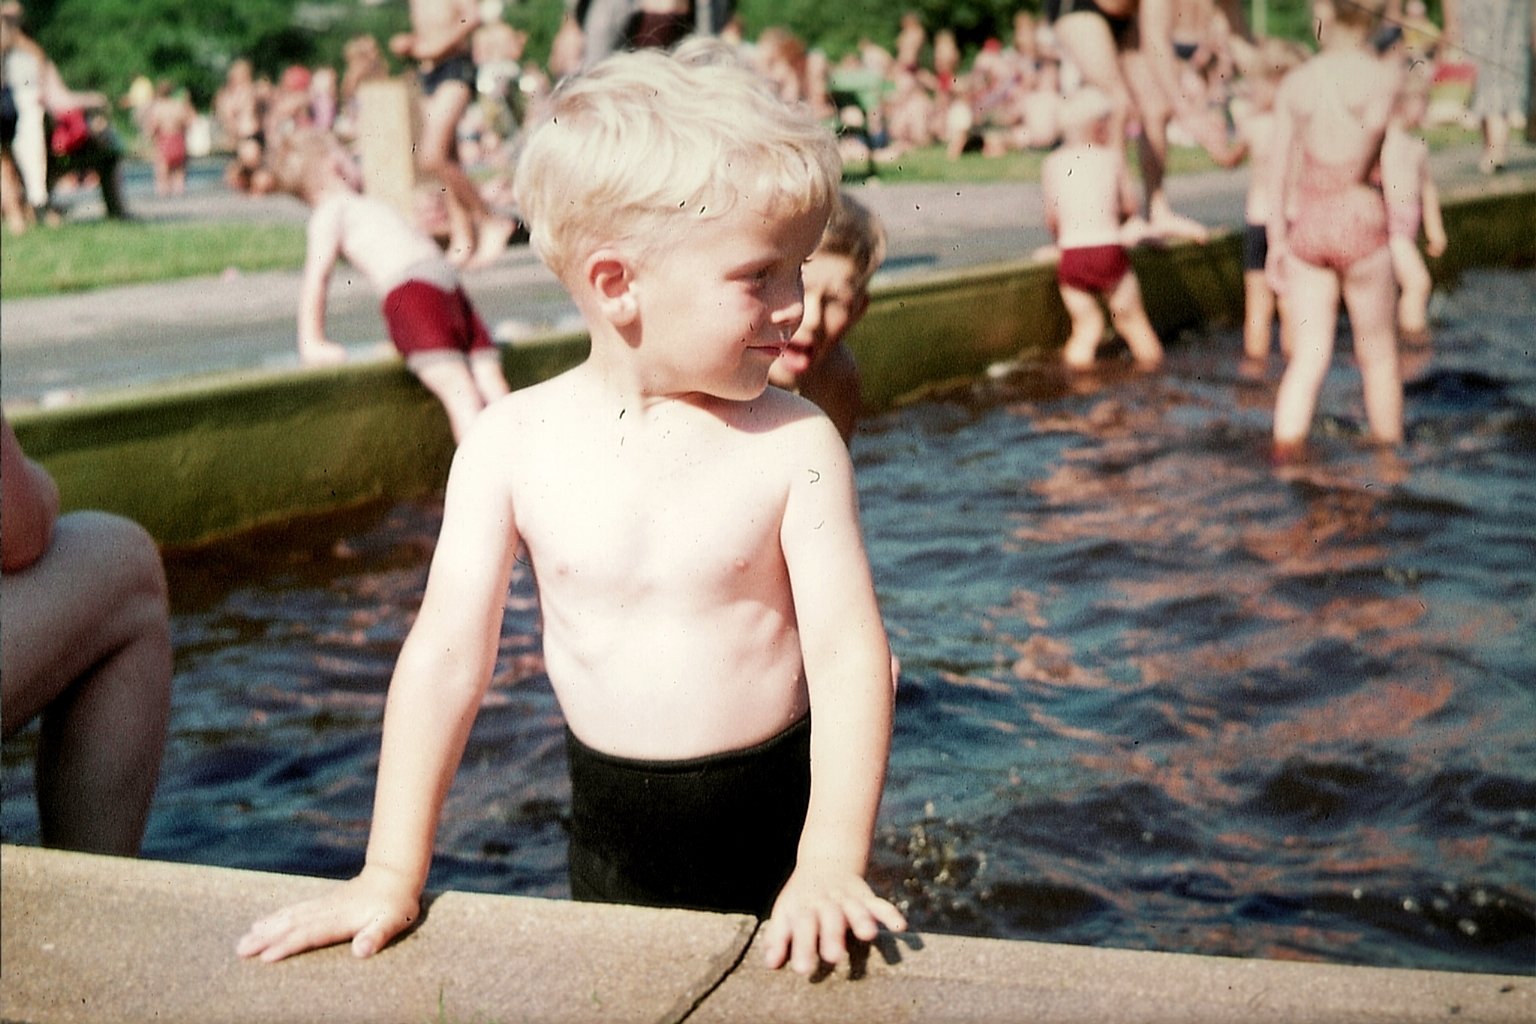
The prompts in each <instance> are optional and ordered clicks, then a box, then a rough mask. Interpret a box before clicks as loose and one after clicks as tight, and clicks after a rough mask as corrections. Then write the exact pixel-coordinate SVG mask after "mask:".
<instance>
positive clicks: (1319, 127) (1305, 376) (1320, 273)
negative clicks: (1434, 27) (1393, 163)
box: [1269, 0, 1403, 461]
mask: <svg viewBox="0 0 1536 1024" xmlns="http://www.w3.org/2000/svg"><path fill="white" fill-rule="evenodd" d="M1385 2H1386V0H1349V2H1347V3H1339V4H1338V5H1337V6H1335V5H1334V3H1333V2H1332V0H1316V2H1315V3H1314V4H1313V7H1312V10H1313V14H1314V18H1315V20H1316V23H1317V25H1318V26H1319V27H1318V34H1319V39H1320V41H1321V43H1322V50H1321V52H1319V53H1318V54H1317V55H1316V56H1315V57H1312V58H1311V59H1310V60H1308V61H1307V62H1306V63H1305V64H1303V65H1302V66H1301V67H1299V68H1297V69H1296V70H1295V71H1293V72H1291V73H1290V74H1289V75H1287V76H1286V78H1285V81H1284V82H1282V83H1281V85H1280V92H1279V95H1278V96H1277V98H1276V101H1275V132H1274V141H1273V145H1274V148H1275V152H1276V153H1291V152H1294V153H1295V158H1294V159H1295V162H1296V164H1297V167H1296V170H1295V173H1291V172H1290V164H1291V161H1287V160H1277V161H1272V167H1271V169H1270V182H1271V188H1270V195H1271V199H1272V203H1271V207H1270V215H1269V274H1270V280H1271V282H1272V283H1273V284H1274V287H1275V290H1276V292H1278V293H1279V294H1280V295H1281V296H1282V301H1283V302H1284V306H1285V318H1286V325H1285V330H1286V332H1287V333H1288V334H1289V335H1290V339H1291V358H1290V362H1289V363H1288V364H1287V365H1286V369H1285V374H1284V376H1282V377H1281V378H1280V387H1279V389H1278V392H1277V394H1276V398H1275V423H1274V445H1275V453H1274V454H1275V458H1276V459H1277V460H1279V461H1286V460H1288V459H1290V458H1292V457H1294V456H1295V455H1297V454H1299V452H1300V449H1301V447H1302V446H1303V445H1304V444H1305V442H1306V439H1307V435H1308V433H1309V432H1310V431H1311V425H1312V417H1313V414H1314V412H1315V411H1316V408H1317V400H1318V396H1319V394H1320V393H1321V391H1322V388H1323V380H1324V378H1325V377H1326V376H1327V373H1328V366H1329V364H1330V363H1331V362H1332V361H1333V348H1334V331H1335V329H1336V326H1337V323H1338V312H1339V300H1340V297H1341V296H1342V298H1343V301H1344V304H1345V306H1346V308H1347V309H1348V310H1349V323H1350V328H1351V331H1352V333H1353V335H1354V343H1355V358H1356V361H1357V363H1358V364H1359V367H1360V377H1361V381H1362V384H1363V385H1364V391H1365V414H1366V419H1367V421H1368V422H1369V424H1370V431H1371V434H1372V436H1373V437H1375V438H1376V440H1378V441H1380V442H1384V443H1387V444H1395V443H1397V442H1399V441H1401V440H1402V437H1403V386H1402V381H1401V380H1400V379H1399V377H1398V366H1397V318H1396V304H1397V286H1396V283H1395V282H1394V280H1393V277H1392V256H1391V253H1390V251H1389V250H1388V248H1387V208H1386V203H1385V202H1384V201H1383V199H1382V194H1381V192H1380V190H1379V189H1377V188H1375V187H1373V186H1372V185H1370V184H1369V180H1370V178H1371V176H1372V175H1373V173H1374V172H1375V171H1376V169H1377V166H1378V164H1379V162H1380V159H1381V144H1382V139H1383V137H1384V136H1385V135H1386V131H1387V120H1388V118H1389V117H1390V116H1391V113H1392V108H1393V104H1394V103H1395V100H1396V96H1397V90H1398V85H1399V80H1400V77H1401V72H1400V71H1399V70H1398V68H1397V67H1395V66H1394V65H1391V64H1387V63H1384V62H1382V61H1381V60H1379V59H1378V58H1377V57H1376V56H1375V54H1374V52H1373V51H1372V49H1371V36H1372V33H1374V31H1375V29H1376V23H1377V22H1378V21H1379V20H1380V16H1381V11H1382V8H1383V6H1384V4H1385Z"/></svg>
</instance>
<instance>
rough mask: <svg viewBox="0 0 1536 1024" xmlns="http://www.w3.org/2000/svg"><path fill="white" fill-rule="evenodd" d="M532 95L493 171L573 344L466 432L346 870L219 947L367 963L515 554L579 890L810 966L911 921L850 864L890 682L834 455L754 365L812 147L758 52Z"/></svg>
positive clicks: (794, 313) (669, 64) (760, 357)
mask: <svg viewBox="0 0 1536 1024" xmlns="http://www.w3.org/2000/svg"><path fill="white" fill-rule="evenodd" d="M545 116H546V118H547V119H546V120H543V121H541V122H540V123H538V124H537V125H536V126H535V127H534V128H533V129H532V130H531V131H530V133H529V135H528V138H527V140H526V142H525V144H524V148H523V152H522V156H521V159H520V162H519V165H518V170H517V179H516V192H517V197H518V201H519V204H520V207H521V209H522V211H523V213H524V214H525V215H526V217H527V221H528V224H529V226H530V229H531V233H532V243H533V245H534V247H535V248H536V249H537V251H538V252H539V255H540V256H541V257H542V258H543V260H544V261H545V263H546V264H548V266H549V267H550V269H551V270H553V271H554V273H555V274H556V276H557V277H559V278H560V280H561V282H562V284H564V285H565V287H566V288H567V289H568V290H569V291H570V293H571V295H572V297H573V299H574V300H575V302H576V304H577V306H578V308H579V309H580V310H581V312H582V316H583V318H584V320H585V321H586V324H587V327H588V330H589V332H590V334H591V337H592V344H591V350H590V354H589V355H588V358H587V360H586V361H585V362H584V363H582V364H581V365H580V366H578V367H576V368H574V369H572V370H570V371H568V372H566V373H564V374H561V375H560V376H557V377H555V378H553V379H551V380H549V381H546V382H544V383H542V384H538V385H535V386H533V387H530V388H526V389H523V390H521V391H517V392H515V393H513V394H512V395H511V396H510V397H508V398H507V399H505V400H503V401H500V402H497V403H496V404H495V405H493V406H491V407H490V408H489V409H487V410H486V412H484V413H483V414H481V416H480V418H479V419H478V420H477V421H476V423H475V426H474V429H473V430H472V431H471V432H470V434H469V436H468V437H467V438H465V440H464V443H463V444H461V445H460V447H459V452H458V455H457V457H456V458H455V460H454V466H453V470H452V473H451V474H450V477H449V481H448V489H447V495H446V498H445V502H444V512H443V528H442V534H441V536H440V538H439V540H438V544H437V549H436V552H435V554H434V556H433V560H432V569H431V573H430V576H429V578H428V581H427V590H426V594H425V595H424V597H423V600H422V607H421V612H420V614H419V615H418V617H417V619H416V623H415V625H414V626H413V627H412V629H411V633H410V636H409V637H408V638H407V640H406V642H405V646H404V648H403V649H402V651H401V653H400V660H399V663H398V665H397V667H396V670H395V675H394V678H393V680H392V681H391V683H390V693H389V700H388V705H387V708H386V711H385V721H384V741H383V752H382V755H381V758H380V762H379V782H378V795H377V797H376V800H375V807H374V820H373V828H372V832H371V835H370V838H369V843H368V854H367V860H366V863H365V866H364V868H363V870H362V873H361V874H359V875H358V877H356V878H355V879H353V880H351V881H350V882H347V883H345V884H344V885H342V886H341V887H339V888H338V889H336V890H334V891H333V892H332V893H330V894H329V895H328V896H326V897H324V898H322V899H319V900H316V901H311V902H308V903H305V904H300V905H299V906H296V907H293V908H290V909H288V910H286V911H282V912H280V913H278V914H275V915H273V916H271V917H269V918H266V919H264V920H262V921H259V922H257V923H256V924H255V925H253V926H252V927H251V930H250V931H249V932H248V933H247V934H246V936H245V937H244V938H243V939H242V940H241V941H240V943H239V946H238V951H239V953H240V954H241V955H244V956H260V957H261V958H262V959H264V960H278V959H281V958H283V957H285V956H288V955H290V954H292V953H296V952H299V951H301V950H304V949H309V948H313V947H315V946H320V945H326V944H329V943H334V942H341V941H346V940H350V941H351V943H352V949H353V952H354V953H356V954H358V955H362V956H366V955H370V954H372V953H374V952H376V951H377V950H378V949H379V948H381V947H382V946H383V945H384V944H385V943H386V942H388V941H389V940H390V939H391V938H392V937H394V936H395V935H396V934H398V933H399V932H400V931H401V930H402V929H404V928H405V927H406V926H407V925H408V924H410V922H411V921H412V920H414V919H415V917H416V915H417V913H418V911H419V906H420V902H419V901H420V895H421V890H422V886H423V884H424V883H425V881H426V877H427V869H428V866H429V864H430V861H431V851H432V842H433V834H434V832H435V829H436V824H437V819H438V814H439V812H440V810H441V807H442V803H443V800H444V798H445V795H446V793H447V791H448V787H449V784H450V783H451V781H452V778H453V775H454V773H455V771H456V769H457V766H458V763H459V759H460V758H461V757H462V755H463V751H464V745H465V743H466V741H467V738H468V734H469V730H470V728H471V725H472V723H473V721H474V717H475V713H476V711H477V710H478V709H479V707H480V704H481V700H482V698H483V696H484V693H485V690H486V687H487V685H488V683H489V680H490V676H491V670H492V667H493V664H494V662H495V659H496V652H497V646H498V640H499V637H500V624H501V618H502V610H503V608H504V606H505V603H506V593H507V586H508V581H509V580H510V578H511V576H512V572H513V567H514V564H516V563H517V562H525V563H526V564H528V565H530V566H531V569H532V572H533V575H534V578H535V579H536V580H537V582H538V589H539V603H540V609H541V612H542V615H543V642H544V658H545V666H546V669H547V671H548V674H549V679H550V682H551V684H552V685H553V687H554V690H555V694H556V697H557V698H558V699H559V701H560V706H561V710H562V711H563V712H564V715H565V718H566V723H567V726H568V728H569V729H570V736H571V742H570V745H569V749H570V750H571V751H572V762H571V776H572V786H573V797H572V823H571V832H572V853H571V868H572V887H573V890H574V891H576V892H577V893H579V894H581V895H583V896H587V897H590V898H593V899H603V900H633V901H642V902H646V903H652V904H656V905H683V906H692V907H702V908H708V909H715V910H749V911H755V912H758V913H762V912H764V911H767V912H769V914H770V918H769V920H768V923H767V925H766V926H765V930H764V933H763V944H764V948H765V953H766V962H767V964H768V966H769V967H775V968H776V967H779V966H781V965H783V964H785V963H789V964H791V965H792V966H793V968H794V970H795V971H797V972H799V973H801V974H804V975H810V974H812V973H813V972H815V970H816V968H817V966H818V964H819V963H821V962H827V963H837V962H839V961H842V960H844V959H846V958H847V935H848V933H849V932H850V931H851V932H852V933H853V934H854V935H855V936H856V937H858V938H859V939H862V940H865V941H869V940H872V939H874V938H875V937H876V935H877V933H878V930H879V927H880V926H881V925H885V926H886V927H888V928H893V929H900V928H903V927H905V921H904V919H903V918H902V915H901V914H900V912H899V911H897V910H896V908H895V907H893V906H892V905H891V904H890V903H889V902H887V901H886V900H884V899H881V898H880V897H879V896H877V895H875V893H874V892H873V891H872V890H871V889H870V887H869V884H868V883H867V882H866V881H865V879H864V872H865V869H866V864H867V859H868V856H869V850H870V845H871V842H872V839H873V835H874V827H875V816H876V812H877V810H878V806H879V800H880V792H881V789H882V786H883V784H884V773H885V763H886V756H887V753H888V749H889V745H890V729H891V714H892V706H893V691H892V686H891V667H890V649H889V646H888V645H887V643H886V637H885V630H884V627H883V626H882V624H881V621H880V611H879V607H878V604H877V602H876V599H875V592H874V584H873V580H872V578H871V574H870V569H869V563H868V559H867V557H866V555H865V552H864V546H863V541H862V538H861V536H860V530H859V523H858V508H857V496H856V491H855V488H854V485H853V467H852V462H851V460H850V458H849V455H848V449H847V446H846V445H845V444H844V443H843V440H842V438H841V437H840V436H839V434H838V432H837V430H836V428H835V427H834V426H833V425H832V423H831V421H830V420H828V419H827V417H826V416H823V415H822V414H821V413H820V412H819V411H818V410H817V409H816V407H815V406H814V405H812V404H811V403H810V402H808V401H806V400H805V399H803V398H800V397H798V396H795V395H792V394H790V393H789V392H787V391H782V390H779V389H778V388H770V387H768V373H769V369H770V367H772V365H773V363H774V361H775V360H776V359H777V358H778V357H779V356H780V354H781V353H782V352H783V351H784V348H785V346H786V345H787V344H788V342H789V339H790V338H791V337H792V336H793V334H794V332H795V328H796V326H797V325H798V324H799V322H800V319H801V316H802V314H803V302H802V298H803V291H802V283H801V276H800V275H801V266H802V264H803V263H804V262H805V261H806V259H807V258H808V257H809V256H810V255H811V253H812V252H813V251H814V250H815V249H816V246H817V243H818V242H819V241H820V239H821V236H822V230H823V227H824V226H825V224H826V222H827V218H828V214H829V212H830V211H831V209H832V204H833V202H834V201H835V198H836V194H837V188H838V184H839V180H840V178H841V174H842V168H841V160H840V159H839V157H838V152H837V143H836V140H835V139H834V138H833V136H832V134H831V133H830V132H829V131H828V130H827V129H826V128H825V127H823V126H821V125H819V124H817V123H816V122H815V121H814V119H813V118H812V117H811V116H810V115H809V114H807V113H806V112H804V111H803V110H800V109H798V108H791V107H789V106H787V105H785V104H784V103H782V102H781V101H780V100H778V99H777V97H776V96H774V95H773V94H772V92H771V91H770V90H769V88H768V86H767V84H766V83H765V82H764V81H763V80H762V79H760V78H758V77H757V76H756V75H755V74H754V73H752V72H751V71H749V70H746V69H744V68H742V67H738V66H734V65H730V64H709V65H699V66H689V65H687V64H684V63H682V62H680V61H678V60H676V59H675V58H673V57H671V56H668V55H666V54H663V53H660V52H657V51H654V50H647V51H642V52H639V53H632V54H623V55H618V56H614V57H611V58H609V59H608V60H606V61H604V62H602V63H601V64H599V65H597V66H596V67H594V68H593V69H591V70H590V71H587V72H585V73H584V74H581V75H577V76H573V77H571V78H568V79H566V80H565V81H564V82H563V83H562V84H561V85H560V87H559V88H557V89H556V91H555V92H554V94H553V95H552V96H551V97H550V99H549V102H548V105H547V107H546V112H545ZM610 830H612V834H610ZM738 833H739V834H738ZM737 874H742V875H747V876H749V877H746V878H742V879H740V880H739V881H740V884H737V880H736V879H734V877H733V876H734V875H737Z"/></svg>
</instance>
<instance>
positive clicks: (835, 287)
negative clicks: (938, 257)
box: [768, 192, 885, 444]
mask: <svg viewBox="0 0 1536 1024" xmlns="http://www.w3.org/2000/svg"><path fill="white" fill-rule="evenodd" d="M884 259H885V228H884V227H883V226H882V225H881V224H880V218H879V217H877V216H876V215H875V214H874V212H873V211H871V210H870V209H869V207H867V206H865V205H864V204H863V203H861V202H859V201H858V200H857V199H855V198H853V196H851V195H849V194H848V193H846V192H844V193H843V194H842V195H841V197H840V199H839V201H838V202H837V204H836V205H835V206H833V208H832V216H831V218H830V219H829V220H828V221H827V229H826V231H824V232H823V233H822V236H821V244H819V245H818V246H817V247H816V251H815V252H813V253H812V254H811V258H810V259H809V260H807V261H806V264H805V267H804V269H803V270H802V272H801V276H802V278H803V279H804V282H805V313H804V315H803V316H802V317H801V319H800V326H799V327H797V328H796V329H795V333H794V336H793V337H792V338H790V339H789V344H787V345H786V346H784V354H783V355H781V356H779V358H778V360H777V361H776V362H775V363H774V364H773V368H772V369H771V370H770V371H769V373H768V382H769V383H770V384H773V385H775V386H776V387H781V388H784V389H785V390H786V391H793V392H795V393H796V394H798V395H800V396H802V397H804V398H808V399H810V400H811V401H812V402H815V403H816V404H817V405H818V406H820V407H821V411H822V412H824V413H826V414H827V416H829V417H830V418H831V420H832V422H833V424H834V425H836V427H837V432H838V433H839V434H841V435H842V437H843V441H844V442H845V443H850V444H851V443H852V442H853V432H854V430H855V429H856V428H857V427H858V425H859V416H860V415H861V414H862V413H863V409H864V406H863V399H862V397H861V395H860V391H861V382H860V379H859V368H858V365H857V364H856V363H855V362H854V359H853V353H852V352H850V351H848V346H847V345H846V344H844V342H843V339H844V338H846V337H847V336H848V332H849V331H851V330H853V328H854V326H855V325H857V324H858V322H859V321H860V320H862V319H863V318H864V313H865V311H866V310H868V309H869V282H870V279H871V278H873V277H874V276H875V271H876V270H878V269H880V263H881V261H883V260H884Z"/></svg>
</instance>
